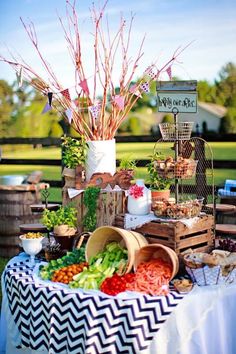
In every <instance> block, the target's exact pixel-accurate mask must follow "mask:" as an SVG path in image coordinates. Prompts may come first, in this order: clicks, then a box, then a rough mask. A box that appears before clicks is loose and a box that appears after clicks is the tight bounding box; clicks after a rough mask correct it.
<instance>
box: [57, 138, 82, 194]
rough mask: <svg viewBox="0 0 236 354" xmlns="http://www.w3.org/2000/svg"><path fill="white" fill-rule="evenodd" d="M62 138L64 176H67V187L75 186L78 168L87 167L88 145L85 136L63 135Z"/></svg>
mask: <svg viewBox="0 0 236 354" xmlns="http://www.w3.org/2000/svg"><path fill="white" fill-rule="evenodd" d="M61 140H62V164H63V165H64V166H65V167H64V169H63V173H62V174H63V177H64V178H65V186H66V187H68V188H69V187H72V188H73V187H75V171H76V168H79V169H80V170H81V173H82V170H83V169H85V161H86V155H87V148H88V145H87V143H86V141H85V138H84V137H83V136H80V137H79V138H72V137H70V136H63V137H62V138H61Z"/></svg>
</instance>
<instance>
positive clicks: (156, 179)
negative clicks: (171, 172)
mask: <svg viewBox="0 0 236 354" xmlns="http://www.w3.org/2000/svg"><path fill="white" fill-rule="evenodd" d="M159 160H165V157H164V156H163V155H162V154H160V153H159V152H155V153H154V154H153V155H152V156H151V161H150V162H149V163H148V164H147V170H148V183H149V185H150V189H151V192H152V199H153V198H158V199H169V197H170V186H171V179H168V178H163V177H161V176H160V175H159V174H158V172H157V168H156V161H159Z"/></svg>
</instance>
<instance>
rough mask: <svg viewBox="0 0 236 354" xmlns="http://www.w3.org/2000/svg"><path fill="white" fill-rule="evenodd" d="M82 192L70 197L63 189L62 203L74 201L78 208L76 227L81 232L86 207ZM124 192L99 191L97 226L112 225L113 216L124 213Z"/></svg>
mask: <svg viewBox="0 0 236 354" xmlns="http://www.w3.org/2000/svg"><path fill="white" fill-rule="evenodd" d="M83 195H84V193H83V192H82V193H81V194H79V195H78V196H76V197H74V198H72V199H70V198H69V196H68V193H67V190H66V189H65V188H64V189H63V205H66V204H68V203H70V202H72V203H74V204H75V206H76V208H77V210H78V217H77V227H78V231H79V232H82V231H84V230H83V225H82V221H83V218H84V216H85V214H86V207H85V206H84V204H83ZM124 204H125V193H124V192H123V191H119V192H101V193H100V194H99V197H98V202H97V227H99V226H104V225H113V224H114V221H115V216H116V215H117V214H121V213H124V210H125V209H124Z"/></svg>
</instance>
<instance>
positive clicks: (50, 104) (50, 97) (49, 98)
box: [48, 92, 53, 106]
mask: <svg viewBox="0 0 236 354" xmlns="http://www.w3.org/2000/svg"><path fill="white" fill-rule="evenodd" d="M52 95H53V93H52V92H48V104H49V106H52Z"/></svg>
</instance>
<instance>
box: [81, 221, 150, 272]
mask: <svg viewBox="0 0 236 354" xmlns="http://www.w3.org/2000/svg"><path fill="white" fill-rule="evenodd" d="M113 241H116V242H118V243H119V244H120V245H121V247H123V248H126V249H127V250H128V262H127V266H126V269H125V271H124V273H129V272H130V271H131V270H132V267H133V264H134V260H135V254H136V252H137V251H138V250H139V249H140V248H141V247H143V246H145V245H147V243H148V242H147V240H146V238H145V237H144V236H143V235H141V234H139V233H138V232H135V231H128V230H124V229H121V228H118V227H113V226H101V227H99V228H97V229H96V230H95V231H94V232H93V233H92V234H91V235H90V237H89V239H88V241H87V244H86V248H85V256H86V260H87V262H88V261H89V259H90V258H91V257H93V256H95V255H96V254H97V253H99V252H100V251H102V250H103V249H104V248H105V246H106V245H107V244H108V243H110V242H113Z"/></svg>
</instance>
